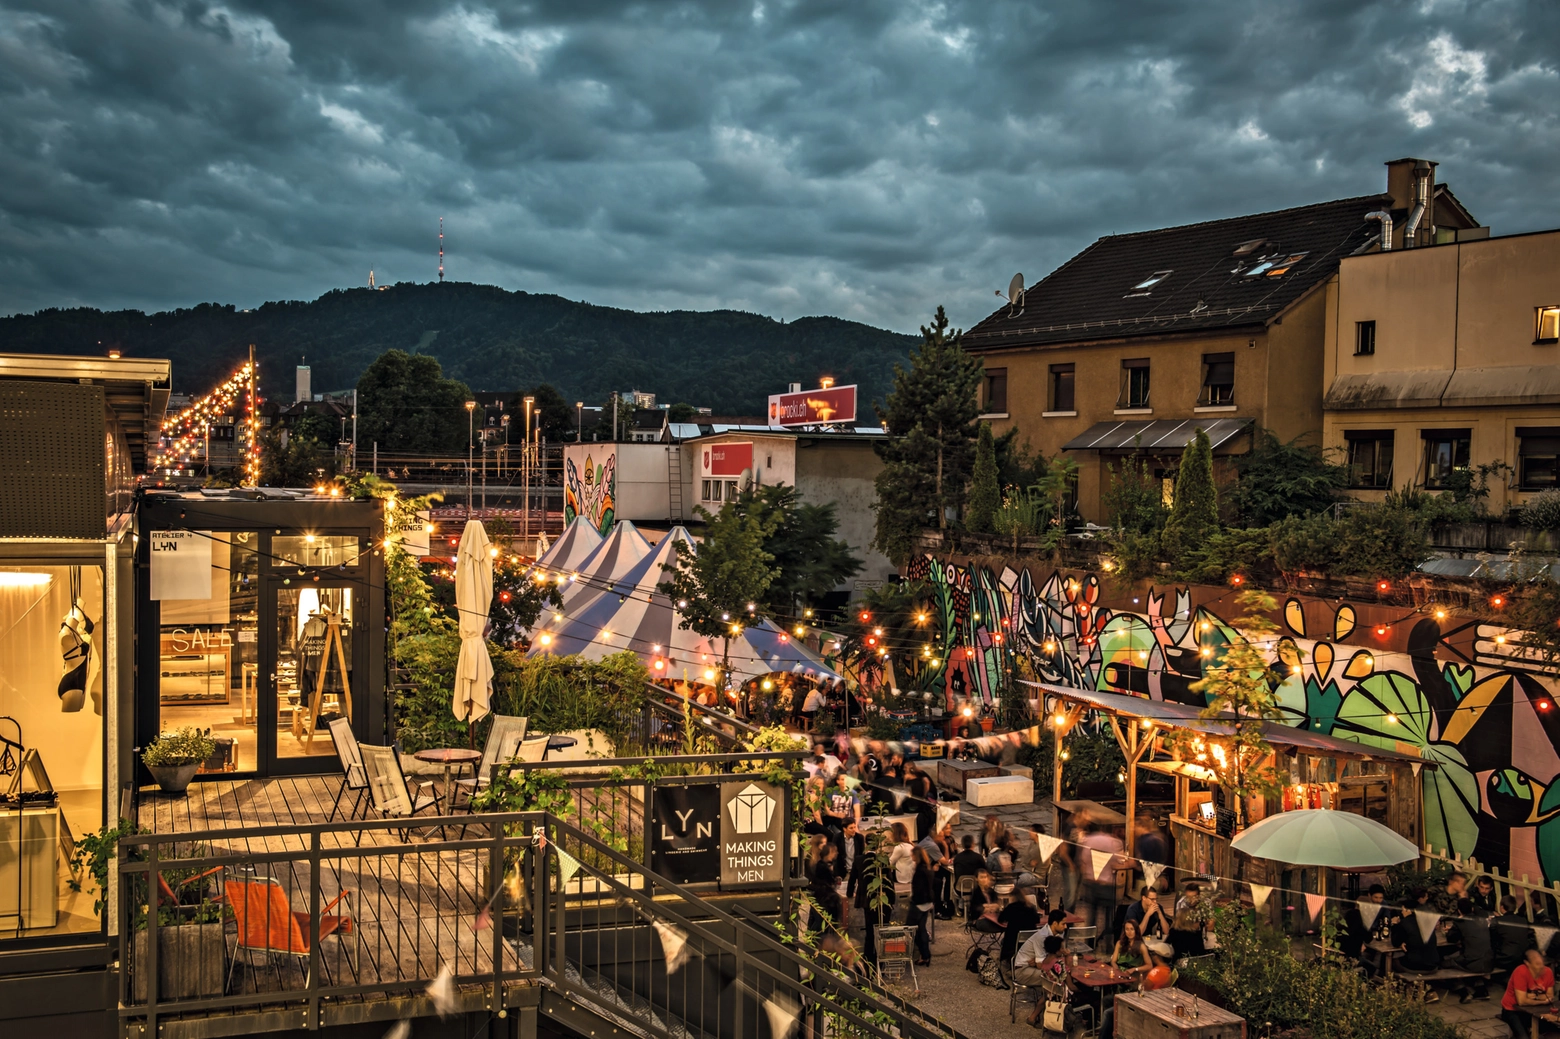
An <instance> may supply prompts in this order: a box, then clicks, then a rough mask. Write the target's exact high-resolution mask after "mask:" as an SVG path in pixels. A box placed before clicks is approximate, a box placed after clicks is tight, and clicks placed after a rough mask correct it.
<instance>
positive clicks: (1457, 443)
mask: <svg viewBox="0 0 1560 1039" xmlns="http://www.w3.org/2000/svg"><path fill="white" fill-rule="evenodd" d="M1419 436H1420V439H1422V440H1423V441H1424V443H1425V488H1426V489H1427V490H1432V491H1440V490H1445V489H1446V488H1447V487H1448V486H1450V485H1449V484H1448V482H1447V481H1448V480H1449V479H1450V478H1451V476H1452V474H1453V473H1455V472H1459V471H1461V472H1467V470H1468V445H1469V442H1470V439H1469V438H1470V436H1471V434H1470V432H1469V431H1468V430H1466V429H1422V430H1420V431H1419Z"/></svg>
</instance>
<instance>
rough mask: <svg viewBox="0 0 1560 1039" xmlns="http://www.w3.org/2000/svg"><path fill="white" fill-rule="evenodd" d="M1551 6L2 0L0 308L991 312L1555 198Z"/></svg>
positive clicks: (1530, 212) (1509, 214) (1515, 226)
mask: <svg viewBox="0 0 1560 1039" xmlns="http://www.w3.org/2000/svg"><path fill="white" fill-rule="evenodd" d="M1557 40H1560V4H1557V3H1555V2H1554V0H1535V2H1533V3H1530V4H1529V3H1520V2H1506V0H1482V2H1479V0H1475V2H1470V3H1452V2H1436V0H1426V2H1423V3H1417V4H1408V3H1377V4H1371V3H1361V2H1359V0H1310V2H1307V0H1293V2H1286V3H1274V2H1256V3H1229V2H1222V0H1199V2H1196V3H1192V2H1183V3H1174V4H1170V3H1150V2H1147V0H1137V2H1131V3H1122V2H1108V0H1047V2H1042V0H1027V2H1019V3H1006V2H997V0H970V2H967V3H960V2H954V0H949V2H943V3H927V2H917V0H893V2H881V0H837V2H822V0H744V2H731V3H721V2H707V3H693V2H688V3H675V2H662V0H657V2H653V3H643V4H634V5H620V4H611V3H605V2H596V0H534V2H530V3H512V4H508V3H498V4H490V3H484V2H481V0H470V2H466V3H444V2H440V0H417V2H413V0H382V2H377V3H376V2H370V0H296V2H291V3H281V2H264V0H253V2H246V0H231V2H228V3H225V4H219V3H205V2H201V0H183V2H177V3H174V2H168V3H163V2H158V0H57V2H36V3H27V2H20V0H0V313H15V312H21V311H30V310H33V309H35V308H38V307H44V306H56V305H72V304H90V305H96V306H109V307H113V306H138V307H155V308H164V307H169V306H178V305H187V304H191V303H195V302H199V301H203V300H218V301H222V302H230V303H234V304H237V305H238V306H241V307H243V306H253V305H255V304H257V303H259V302H262V301H265V300H268V299H287V298H313V297H314V296H316V295H318V294H320V293H321V292H323V291H325V290H327V289H330V288H333V287H337V286H345V285H359V284H363V283H365V282H366V280H367V276H368V271H369V268H370V267H373V268H374V269H375V270H376V271H377V273H378V276H379V278H380V279H381V281H396V280H416V281H427V280H430V279H431V278H432V277H433V275H434V271H435V262H436V261H435V249H436V234H437V227H438V220H439V217H440V216H443V217H444V218H445V226H446V233H447V238H446V243H447V249H448V258H447V270H448V272H449V276H450V277H452V278H455V279H459V280H464V281H481V282H492V283H496V284H500V285H503V286H505V287H508V288H524V289H528V290H533V291H552V292H558V293H562V294H564V295H566V296H569V297H571V298H576V299H586V300H590V301H593V302H600V303H608V304H614V305H620V306H626V307H634V308H641V309H667V308H678V307H693V308H713V307H735V308H742V309H750V310H757V311H761V312H765V313H769V314H774V315H777V316H782V317H788V318H790V317H797V316H801V315H805V314H837V315H841V316H846V317H852V318H858V319H861V320H865V321H869V322H873V323H875V324H879V325H884V326H888V327H892V328H896V329H902V330H913V328H914V327H915V325H916V324H917V323H918V322H919V321H921V320H922V319H923V317H924V315H925V314H926V313H927V311H928V310H929V309H930V308H931V307H933V306H935V305H936V304H937V303H938V302H945V303H946V304H947V305H948V306H949V309H950V312H951V313H952V315H953V317H954V318H955V320H956V321H958V322H959V323H962V324H969V323H971V322H973V321H975V320H977V319H978V318H979V317H981V316H983V315H984V314H985V313H986V312H987V311H988V310H989V309H990V308H991V306H992V305H993V304H994V303H995V302H996V300H995V299H994V297H993V296H992V290H993V289H995V288H997V287H998V286H1004V285H1005V284H1006V282H1007V279H1008V278H1009V276H1011V274H1012V273H1013V272H1014V271H1015V270H1021V271H1023V272H1024V273H1025V274H1026V275H1027V276H1028V277H1029V278H1030V280H1031V281H1033V280H1035V279H1036V277H1037V276H1039V275H1043V274H1044V273H1045V272H1047V271H1048V270H1050V269H1052V268H1053V267H1055V266H1056V265H1057V264H1058V263H1060V262H1061V261H1062V260H1064V259H1065V258H1066V257H1067V256H1068V255H1070V254H1071V253H1073V252H1075V251H1076V250H1078V249H1079V248H1080V247H1082V246H1083V245H1085V244H1086V243H1087V242H1089V241H1090V240H1092V239H1093V238H1095V237H1097V236H1099V235H1101V234H1108V233H1111V232H1118V231H1127V230H1135V229H1141V228H1147V227H1156V226H1164V225H1169V224H1176V223H1185V222H1189V221H1195V220H1202V219H1207V218H1210V217H1214V216H1221V215H1233V214H1237V213H1242V212H1253V211H1258V210H1261V209H1269V208H1281V207H1284V206H1290V205H1298V204H1302V203H1306V202H1312V201H1319V200H1323V199H1328V198H1337V197H1343V196H1348V195H1357V194H1366V193H1370V192H1374V191H1377V190H1380V189H1381V186H1382V184H1383V180H1384V172H1383V167H1382V165H1381V163H1382V162H1383V161H1384V160H1387V159H1391V158H1396V157H1398V156H1401V155H1415V156H1421V157H1425V158H1430V159H1435V160H1439V161H1440V162H1441V167H1440V176H1441V179H1442V180H1444V181H1446V182H1448V183H1449V184H1450V185H1451V186H1452V188H1453V189H1454V190H1455V191H1456V192H1457V194H1458V196H1459V197H1460V198H1461V199H1462V200H1463V201H1464V202H1465V203H1466V204H1467V205H1468V206H1469V207H1470V208H1471V209H1472V211H1473V212H1474V214H1475V215H1476V216H1478V217H1479V218H1480V219H1481V220H1483V221H1484V222H1486V223H1489V224H1491V225H1493V227H1494V229H1495V233H1497V234H1499V233H1505V232H1513V231H1522V230H1533V229H1537V228H1547V227H1554V226H1560V65H1557V61H1560V59H1557V57H1556V54H1557V51H1556V48H1555V43H1556V41H1557Z"/></svg>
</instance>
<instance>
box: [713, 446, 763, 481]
mask: <svg viewBox="0 0 1560 1039" xmlns="http://www.w3.org/2000/svg"><path fill="white" fill-rule="evenodd" d="M751 468H753V443H752V441H746V442H744V443H740V444H711V445H710V446H709V447H706V448H705V449H704V472H705V474H706V475H709V476H741V475H742V470H744V469H751Z"/></svg>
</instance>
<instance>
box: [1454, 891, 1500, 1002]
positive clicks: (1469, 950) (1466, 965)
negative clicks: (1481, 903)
mask: <svg viewBox="0 0 1560 1039" xmlns="http://www.w3.org/2000/svg"><path fill="white" fill-rule="evenodd" d="M1455 929H1456V933H1457V937H1458V939H1459V940H1460V941H1461V943H1462V948H1461V949H1459V950H1458V951H1457V952H1456V953H1455V954H1453V955H1452V956H1449V957H1447V960H1446V965H1447V966H1448V967H1455V968H1456V969H1458V970H1465V971H1467V972H1468V973H1469V974H1477V975H1479V977H1477V978H1474V979H1472V984H1471V985H1460V986H1458V987H1457V988H1455V989H1453V990H1452V991H1454V992H1456V993H1457V994H1458V995H1459V996H1460V997H1462V1002H1464V1003H1466V1002H1468V1001H1469V1000H1470V999H1489V998H1490V973H1491V972H1492V971H1493V970H1494V969H1495V948H1494V945H1493V944H1491V941H1490V918H1489V915H1488V914H1486V913H1483V912H1480V911H1478V910H1474V912H1473V915H1471V916H1465V917H1463V918H1462V919H1460V920H1458V921H1457V923H1456V926H1455Z"/></svg>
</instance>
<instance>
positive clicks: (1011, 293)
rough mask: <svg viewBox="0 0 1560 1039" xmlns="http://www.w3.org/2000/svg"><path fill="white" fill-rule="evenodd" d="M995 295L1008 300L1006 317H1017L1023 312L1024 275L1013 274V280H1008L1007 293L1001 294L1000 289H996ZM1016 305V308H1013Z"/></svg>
mask: <svg viewBox="0 0 1560 1039" xmlns="http://www.w3.org/2000/svg"><path fill="white" fill-rule="evenodd" d="M997 295H998V296H1002V298H1003V299H1005V300H1007V301H1008V313H1007V316H1008V317H1018V316H1019V315H1020V314H1022V313H1023V312H1024V276H1023V275H1022V274H1015V275H1013V280H1012V281H1010V282H1008V290H1007V295H1005V296H1003V295H1002V290H1001V289H998V290H997ZM1014 307H1017V308H1018V309H1017V310H1014V309H1013V308H1014Z"/></svg>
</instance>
